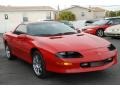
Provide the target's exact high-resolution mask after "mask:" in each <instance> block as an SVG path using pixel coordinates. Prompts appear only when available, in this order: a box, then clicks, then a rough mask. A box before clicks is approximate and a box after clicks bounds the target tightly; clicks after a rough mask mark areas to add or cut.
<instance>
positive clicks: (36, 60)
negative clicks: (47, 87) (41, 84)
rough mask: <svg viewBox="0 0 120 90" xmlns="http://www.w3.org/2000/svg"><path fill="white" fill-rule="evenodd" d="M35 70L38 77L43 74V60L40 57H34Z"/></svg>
mask: <svg viewBox="0 0 120 90" xmlns="http://www.w3.org/2000/svg"><path fill="white" fill-rule="evenodd" d="M33 69H34V71H35V73H36V74H37V75H40V74H41V72H42V65H41V60H40V57H39V56H38V55H35V56H34V57H33Z"/></svg>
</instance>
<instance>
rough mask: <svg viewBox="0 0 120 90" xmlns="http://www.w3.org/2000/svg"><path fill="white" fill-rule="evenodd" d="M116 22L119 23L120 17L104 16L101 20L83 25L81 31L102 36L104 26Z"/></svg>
mask: <svg viewBox="0 0 120 90" xmlns="http://www.w3.org/2000/svg"><path fill="white" fill-rule="evenodd" d="M116 24H120V18H106V19H103V20H99V21H96V22H94V23H93V24H92V25H90V26H86V27H84V28H83V29H82V31H83V32H85V33H89V34H93V35H97V36H99V37H103V36H104V31H105V30H106V28H108V27H110V26H112V25H116Z"/></svg>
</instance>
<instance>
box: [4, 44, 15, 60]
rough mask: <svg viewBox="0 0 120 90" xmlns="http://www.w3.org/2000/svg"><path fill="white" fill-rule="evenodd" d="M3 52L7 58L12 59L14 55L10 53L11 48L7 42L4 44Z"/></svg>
mask: <svg viewBox="0 0 120 90" xmlns="http://www.w3.org/2000/svg"><path fill="white" fill-rule="evenodd" d="M5 53H6V57H7V59H8V60H12V59H14V55H13V54H12V52H11V49H10V47H9V46H8V45H7V44H5Z"/></svg>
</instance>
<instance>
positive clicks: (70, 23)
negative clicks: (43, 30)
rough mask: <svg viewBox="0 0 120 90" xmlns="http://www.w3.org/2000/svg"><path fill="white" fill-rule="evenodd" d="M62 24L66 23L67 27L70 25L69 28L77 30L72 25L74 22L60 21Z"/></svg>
mask: <svg viewBox="0 0 120 90" xmlns="http://www.w3.org/2000/svg"><path fill="white" fill-rule="evenodd" d="M60 22H61V23H64V24H65V25H68V26H69V27H71V28H73V29H75V27H74V26H73V24H72V21H66V20H62V21H60Z"/></svg>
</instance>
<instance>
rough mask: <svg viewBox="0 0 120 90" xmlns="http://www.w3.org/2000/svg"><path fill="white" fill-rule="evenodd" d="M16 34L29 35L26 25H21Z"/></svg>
mask: <svg viewBox="0 0 120 90" xmlns="http://www.w3.org/2000/svg"><path fill="white" fill-rule="evenodd" d="M15 32H19V33H21V34H22V33H27V28H26V25H19V26H18V28H17V29H16V31H15Z"/></svg>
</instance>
